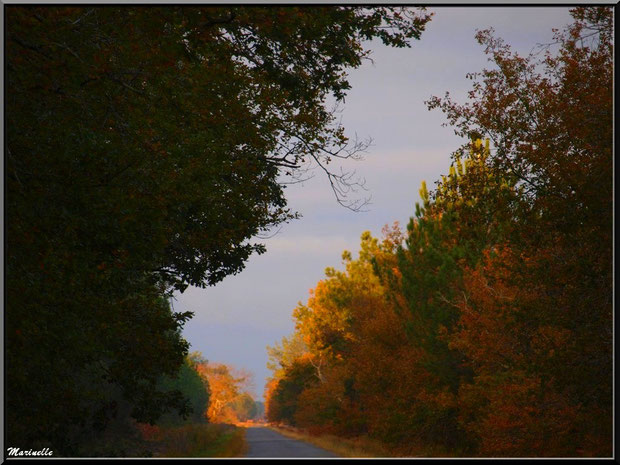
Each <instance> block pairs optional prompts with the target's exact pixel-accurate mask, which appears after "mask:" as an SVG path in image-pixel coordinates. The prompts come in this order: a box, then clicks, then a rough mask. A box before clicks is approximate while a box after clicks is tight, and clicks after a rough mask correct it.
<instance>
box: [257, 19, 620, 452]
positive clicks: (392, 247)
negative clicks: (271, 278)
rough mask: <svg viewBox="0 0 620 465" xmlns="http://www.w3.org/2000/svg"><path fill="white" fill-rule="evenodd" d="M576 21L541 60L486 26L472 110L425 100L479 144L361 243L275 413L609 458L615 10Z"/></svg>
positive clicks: (422, 447)
mask: <svg viewBox="0 0 620 465" xmlns="http://www.w3.org/2000/svg"><path fill="white" fill-rule="evenodd" d="M572 14H573V16H574V18H575V22H574V24H573V25H571V26H569V27H568V28H567V30H566V31H564V32H557V33H556V40H557V43H556V44H551V45H549V46H548V50H547V52H546V53H545V54H544V57H543V59H542V60H538V59H537V55H531V56H529V57H526V58H523V57H520V56H518V55H516V54H512V53H511V52H510V50H509V48H508V47H507V46H506V45H504V44H503V42H501V41H500V40H498V39H495V38H494V37H493V36H492V33H491V32H489V31H483V32H481V33H479V34H478V39H479V41H480V42H481V43H482V44H483V45H485V46H486V51H487V53H489V54H490V55H491V61H493V62H494V63H495V64H496V65H497V69H492V70H484V71H483V72H482V73H480V74H474V75H471V77H472V78H473V79H474V80H475V82H474V88H473V90H472V92H471V93H470V102H468V103H467V104H465V105H459V104H456V103H453V102H452V101H451V100H450V98H449V96H448V97H447V98H446V99H438V98H433V99H431V100H430V101H429V107H431V108H435V107H439V108H441V109H443V110H444V111H445V112H446V113H447V115H448V118H449V120H450V122H451V123H452V124H453V125H455V126H456V132H457V134H459V135H461V136H466V137H471V138H472V142H471V143H470V144H467V145H466V146H464V147H462V148H461V149H460V150H458V151H457V152H455V154H454V163H453V164H452V166H451V167H450V170H449V174H448V175H446V176H442V178H441V180H439V181H438V182H437V186H436V188H435V189H434V190H433V191H432V192H429V191H428V189H427V187H426V184H425V183H423V184H422V188H421V189H420V197H421V199H422V203H421V204H417V205H416V212H415V217H413V218H411V221H410V222H409V224H408V227H407V232H406V235H404V237H403V235H402V233H400V232H399V231H398V229H397V228H394V229H392V230H389V229H386V230H385V231H384V236H385V239H384V240H383V242H382V243H379V241H378V240H377V239H373V238H372V237H371V236H370V234H369V233H364V235H363V236H362V244H361V251H360V256H359V259H357V260H353V259H352V257H351V254H350V253H349V252H345V253H344V254H343V259H344V262H345V270H344V271H336V270H334V269H332V268H328V269H327V270H326V278H325V279H324V280H322V281H320V282H319V283H318V284H317V286H316V287H315V289H314V290H313V291H311V293H310V298H309V299H308V303H307V304H306V305H303V304H300V305H298V307H297V308H296V309H295V310H294V312H293V315H294V317H295V319H296V322H297V324H296V328H295V333H294V334H293V336H291V337H290V338H288V339H284V340H283V341H284V342H286V343H287V344H283V345H282V347H279V346H278V347H277V350H274V351H272V352H271V355H272V363H271V365H270V367H271V368H272V370H274V378H273V379H272V380H271V381H270V384H269V385H268V390H267V392H266V398H267V405H268V406H269V412H270V415H269V419H270V420H272V421H276V420H277V421H284V422H288V423H289V424H293V425H297V426H299V427H304V428H307V429H308V431H309V432H311V433H328V434H335V435H337V436H339V437H344V438H346V437H350V436H353V437H356V436H366V435H368V436H369V437H371V438H373V439H377V440H379V441H380V442H381V443H383V444H384V445H388V446H389V447H390V449H391V450H392V451H395V452H396V451H401V452H402V451H406V450H408V451H414V450H415V451H426V453H427V454H431V455H432V454H435V455H452V456H462V455H466V456H472V455H478V456H485V457H530V456H533V457H550V456H552V457H580V456H582V457H583V456H594V457H604V456H610V455H611V453H612V433H613V428H612V410H611V409H612V405H613V398H612V385H613V384H612V377H611V375H612V366H613V365H612V351H611V347H612V343H613V339H612V308H613V306H612V289H613V287H612V258H613V254H612V237H611V231H612V216H613V209H612V176H611V173H612V158H611V153H612V152H611V148H612V143H613V137H612V120H611V115H612V114H613V112H612V98H611V97H612V94H611V92H612V89H613V85H612V84H613V83H612V80H611V77H612V71H613V66H612V58H613V47H612V42H611V31H612V16H611V10H610V9H608V8H605V7H591V8H576V9H574V10H572ZM556 45H557V46H558V47H559V51H558V52H557V54H555V55H553V54H552V53H551V51H550V49H551V47H554V46H556ZM480 78H482V82H480V81H479V80H478V79H480ZM482 137H487V139H486V140H485V143H484V145H483V143H482V139H481V138H482ZM467 148H468V149H469V153H468V154H467V156H465V157H464V156H463V152H464V151H463V149H467ZM465 153H467V152H465ZM300 340H301V341H302V342H303V343H304V344H305V345H300V344H293V342H294V341H300ZM275 362H279V365H278V363H275ZM293 367H296V370H295V369H293ZM300 367H304V369H305V370H306V371H305V373H306V374H307V376H300ZM313 369H314V373H313ZM311 374H314V376H311Z"/></svg>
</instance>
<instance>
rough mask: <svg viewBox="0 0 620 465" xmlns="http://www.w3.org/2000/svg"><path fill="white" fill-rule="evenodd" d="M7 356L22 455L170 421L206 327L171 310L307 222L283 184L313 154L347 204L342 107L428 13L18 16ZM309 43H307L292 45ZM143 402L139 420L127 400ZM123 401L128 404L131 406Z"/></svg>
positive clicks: (9, 15)
mask: <svg viewBox="0 0 620 465" xmlns="http://www.w3.org/2000/svg"><path fill="white" fill-rule="evenodd" d="M5 12H6V75H5V76H6V86H7V97H8V98H7V100H6V114H7V121H6V147H5V148H6V184H5V185H6V193H7V195H6V216H7V218H8V219H9V221H7V230H6V237H7V254H6V272H7V273H6V276H7V280H6V299H7V306H6V309H7V311H6V328H7V334H6V362H7V431H8V440H9V442H10V443H12V444H16V445H21V446H23V447H26V445H27V446H28V447H31V446H32V447H35V445H36V444H37V441H40V442H41V444H42V445H43V446H46V445H51V446H52V447H53V448H54V449H55V450H57V451H58V452H59V453H64V454H68V455H71V454H72V453H74V452H75V451H76V450H77V449H76V447H78V444H79V443H80V442H81V441H83V440H86V439H85V438H86V437H89V436H90V435H92V434H97V432H98V431H100V430H102V429H103V428H105V425H106V423H107V422H108V421H109V420H110V419H111V418H113V417H115V416H117V415H120V414H121V412H122V414H123V415H127V416H128V417H129V416H131V417H133V418H135V419H137V420H139V421H141V422H152V421H155V420H156V419H157V418H158V417H159V416H160V415H161V414H162V413H163V412H165V411H167V410H169V409H170V408H176V409H177V410H180V411H181V413H183V410H184V408H185V401H184V400H183V399H182V398H181V397H180V396H179V393H178V392H177V393H175V392H173V391H170V392H164V391H160V390H158V389H157V382H158V380H159V379H160V378H161V377H162V376H175V374H176V373H177V372H178V370H179V367H180V366H181V365H182V363H183V358H184V356H185V354H186V352H187V343H186V342H185V341H184V340H183V339H182V338H181V336H180V329H181V327H182V325H183V323H184V322H185V321H186V320H187V319H188V318H190V316H191V313H183V314H179V313H175V312H172V311H171V310H170V308H169V307H168V303H167V298H168V297H169V296H170V295H171V293H172V292H173V291H174V290H180V291H182V290H184V289H185V288H186V287H187V286H188V285H194V286H202V287H204V286H207V285H213V284H215V283H217V282H219V281H221V280H222V279H223V278H224V277H225V276H227V275H230V274H234V273H237V272H239V271H241V270H242V269H243V267H244V263H245V261H246V260H247V259H248V257H249V256H250V254H252V253H254V252H256V253H262V252H263V251H264V250H265V249H264V246H263V245H262V244H258V243H253V242H252V238H253V237H256V236H257V235H260V234H261V233H265V232H266V231H268V230H269V229H270V228H271V227H273V226H275V225H277V224H280V223H282V222H284V221H288V220H290V219H292V218H294V217H295V216H296V215H295V214H293V213H292V212H290V211H289V210H288V209H287V208H286V199H285V197H284V191H283V189H284V185H283V184H282V183H281V180H282V179H283V177H282V176H281V175H283V176H285V175H286V174H289V175H290V176H292V177H293V179H299V177H301V176H303V173H304V170H305V169H306V168H307V167H308V165H307V164H308V163H309V162H310V161H311V160H312V161H313V162H314V163H315V165H318V166H319V167H321V168H322V169H323V170H324V172H325V173H326V175H327V176H328V177H329V179H330V182H331V183H332V186H333V187H334V190H335V192H336V196H337V199H338V200H339V201H340V202H341V203H343V204H345V205H347V206H349V207H351V208H356V205H355V204H354V203H353V204H351V203H347V202H349V201H352V202H354V200H350V198H348V197H347V190H348V189H350V188H353V187H355V181H354V180H352V179H351V178H350V177H348V176H346V175H339V174H334V172H332V171H331V169H328V167H327V164H328V163H329V162H330V161H331V160H332V159H334V158H347V157H355V156H356V154H357V153H358V152H359V150H360V149H363V147H364V145H363V144H359V143H356V142H353V143H349V141H348V139H347V138H346V136H345V135H344V131H343V128H342V127H340V126H339V125H338V124H337V123H336V121H335V119H334V116H333V115H332V113H331V112H330V110H329V109H328V108H327V103H326V102H327V101H328V98H329V96H330V95H334V96H335V99H336V101H342V100H343V99H344V96H345V94H346V91H347V90H348V89H349V87H350V86H349V83H348V81H347V78H346V71H347V70H348V69H350V68H355V67H358V66H359V65H360V64H361V62H362V59H364V58H365V57H366V56H367V54H368V51H367V50H365V49H364V47H363V44H362V42H363V41H364V40H369V39H372V38H373V37H378V38H380V39H381V40H382V41H383V42H384V43H385V44H387V45H389V46H395V47H404V46H408V41H409V40H410V39H415V38H418V37H419V35H420V33H421V32H422V31H423V29H424V25H425V24H426V22H427V21H428V20H429V19H430V16H429V15H426V14H425V13H424V12H423V11H422V10H406V9H403V8H391V7H377V8H363V7H348V6H342V7H312V8H298V7H277V8H266V7H259V8H254V7H251V8H250V7H240V6H222V7H179V6H166V7H157V8H144V7H139V6H125V7H97V6H95V7H75V6H70V5H64V6H53V7H50V6H34V7H23V6H10V7H8V8H7V9H6V11H5ZM291 37H294V38H295V40H291ZM126 402H127V403H128V405H129V406H130V407H128V408H125V406H126V405H125V403H126ZM121 405H122V406H123V407H122V408H121V407H119V406H121Z"/></svg>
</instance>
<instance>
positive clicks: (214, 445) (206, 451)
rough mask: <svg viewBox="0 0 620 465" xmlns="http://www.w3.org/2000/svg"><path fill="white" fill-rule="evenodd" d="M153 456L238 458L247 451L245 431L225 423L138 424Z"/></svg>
mask: <svg viewBox="0 0 620 465" xmlns="http://www.w3.org/2000/svg"><path fill="white" fill-rule="evenodd" d="M139 427H140V430H141V432H142V437H143V438H144V439H145V440H147V441H148V442H149V443H150V444H151V447H152V449H153V457H168V458H170V457H241V456H243V455H244V454H245V452H246V450H247V445H246V442H245V431H244V429H243V428H238V427H236V426H234V425H228V424H210V423H205V424H188V425H183V426H174V427H157V426H149V425H139Z"/></svg>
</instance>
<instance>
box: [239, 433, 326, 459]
mask: <svg viewBox="0 0 620 465" xmlns="http://www.w3.org/2000/svg"><path fill="white" fill-rule="evenodd" d="M245 440H246V441H247V443H248V446H249V447H248V453H247V455H246V457H338V456H337V455H336V454H334V453H332V452H329V451H326V450H325V449H320V448H319V447H316V446H313V445H311V444H308V443H306V442H302V441H297V440H296V439H290V438H287V437H286V436H282V435H281V434H280V433H276V432H275V431H273V430H271V429H269V428H263V427H260V426H254V427H250V428H246V430H245Z"/></svg>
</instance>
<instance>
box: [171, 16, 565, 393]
mask: <svg viewBox="0 0 620 465" xmlns="http://www.w3.org/2000/svg"><path fill="white" fill-rule="evenodd" d="M429 10H430V11H432V12H434V16H433V18H432V20H431V21H430V23H428V24H427V27H426V31H425V32H423V33H422V36H421V39H420V40H419V41H413V43H412V47H411V48H409V49H394V48H389V47H386V46H383V45H382V44H381V43H380V42H375V41H373V42H369V43H367V45H368V46H369V48H370V49H371V50H372V55H371V57H372V60H373V62H374V63H371V62H369V61H366V62H364V63H363V64H362V66H361V67H360V68H358V69H355V70H352V71H350V73H349V82H350V84H351V86H352V89H351V90H350V91H349V92H348V94H347V97H346V100H345V104H344V105H343V106H342V115H341V116H342V124H343V125H344V127H345V129H346V134H347V135H348V136H349V137H351V138H353V137H354V136H355V135H356V134H357V136H358V137H359V138H361V139H365V138H368V137H371V138H372V139H373V144H372V146H371V147H370V148H369V149H368V150H367V152H366V153H365V154H364V159H363V160H362V161H353V162H347V163H346V165H343V167H344V169H345V170H350V169H354V170H355V171H356V173H357V174H358V175H359V176H360V177H362V178H364V179H365V181H366V184H365V185H366V188H367V189H368V191H366V192H364V191H361V192H359V193H358V197H357V198H360V197H361V198H363V197H368V196H370V197H371V201H370V202H371V203H370V205H368V207H366V209H365V211H362V212H352V211H350V210H348V209H346V208H344V207H343V206H341V205H339V204H338V203H337V201H336V199H335V197H334V194H333V192H332V191H331V189H330V186H329V183H328V181H327V179H326V177H325V176H323V175H322V174H321V173H320V172H319V171H316V173H315V176H314V177H313V178H312V179H310V180H308V181H306V182H304V183H302V184H295V185H290V186H288V187H287V189H286V191H285V192H286V196H287V199H288V202H289V207H290V208H291V209H292V210H293V211H297V212H299V213H300V214H301V215H302V218H301V219H298V220H294V221H292V222H291V223H288V224H285V225H284V226H283V227H282V228H281V229H280V230H279V232H278V233H277V234H275V235H274V236H273V237H271V238H269V239H264V240H260V242H262V243H264V244H265V245H266V247H267V252H266V253H264V254H262V255H254V256H252V257H250V259H249V260H248V262H247V264H246V268H245V269H244V270H243V271H242V272H241V273H239V274H237V275H234V276H228V277H227V278H225V279H224V280H223V281H222V282H220V283H218V284H217V285H215V286H213V287H209V288H206V289H199V288H188V289H187V290H186V291H185V292H184V293H183V294H177V295H176V296H175V299H176V300H174V301H173V306H174V309H175V311H188V310H189V311H193V312H195V315H194V317H193V319H192V320H190V321H189V322H188V323H187V324H186V325H185V328H184V330H183V334H184V337H185V339H187V341H189V343H190V345H191V346H190V351H200V352H202V355H203V356H204V357H205V358H206V359H207V360H209V361H211V362H217V363H226V364H230V365H233V366H234V367H236V368H243V369H245V370H247V371H249V372H251V373H253V375H254V392H253V394H254V396H255V399H256V400H263V398H262V396H263V389H264V385H265V382H266V378H267V377H269V376H270V374H271V372H270V371H269V370H268V369H267V367H266V363H267V351H266V346H267V345H270V346H272V345H274V343H276V342H279V341H281V339H282V337H283V336H289V335H290V334H291V333H292V332H293V330H294V321H293V318H292V311H293V309H294V308H295V307H296V305H297V303H298V302H300V301H301V302H304V303H305V302H306V301H307V299H308V291H309V290H310V289H312V288H314V287H315V286H316V283H317V282H318V281H319V280H321V279H322V278H323V277H324V270H325V268H326V267H329V266H332V267H335V268H339V269H342V268H343V267H342V260H341V256H342V252H343V251H344V250H349V251H351V252H352V253H353V255H354V257H356V256H357V252H358V250H359V242H360V236H361V234H362V233H363V232H364V231H367V230H368V231H370V232H371V233H372V234H373V236H375V237H381V229H382V228H383V226H384V225H386V224H392V223H393V222H394V221H398V222H399V223H400V224H401V226H402V227H403V228H404V227H405V226H406V224H407V222H408V221H409V218H410V217H411V216H412V215H413V213H414V208H415V203H416V202H417V201H419V200H420V198H419V194H418V190H419V188H420V183H421V182H422V181H423V180H426V182H427V185H428V186H429V189H431V188H432V186H433V184H434V182H435V181H436V180H438V179H439V178H440V177H441V175H442V174H446V173H447V172H448V169H449V166H450V161H451V160H450V154H451V153H452V152H453V151H454V150H456V149H457V148H458V147H459V146H460V145H461V144H462V143H464V142H465V141H464V140H462V139H461V138H459V137H457V136H455V135H454V131H453V129H452V128H451V127H443V126H442V123H445V122H446V118H445V117H444V115H443V113H442V112H441V111H440V110H433V111H429V110H428V109H427V107H426V105H425V104H424V101H425V100H428V99H429V98H430V97H431V96H433V95H435V96H440V97H442V96H443V95H444V94H445V93H446V91H449V92H450V94H451V96H452V97H453V99H454V100H455V101H457V102H460V103H463V102H465V101H466V95H467V91H468V90H470V89H471V83H472V81H471V80H469V79H466V74H467V73H468V72H476V71H481V70H482V69H483V68H490V67H492V64H491V63H489V62H488V61H487V56H486V55H485V54H484V51H483V47H482V46H480V45H479V44H478V43H477V42H476V40H475V38H474V35H475V33H476V30H477V29H486V28H489V27H493V28H494V29H495V35H496V36H497V37H502V38H503V39H504V40H505V42H506V43H507V44H509V45H510V46H511V47H512V49H513V50H514V51H517V52H519V53H521V54H528V53H529V52H530V51H531V50H532V49H533V48H534V47H535V46H536V45H537V44H540V43H550V42H552V36H553V33H552V31H551V29H552V28H558V29H561V28H562V27H563V26H565V25H566V24H569V23H570V22H571V17H570V15H569V8H567V7H532V6H530V7H519V8H504V7H496V8H491V7H458V8H454V7H439V6H437V7H431V8H429ZM353 198H356V197H353ZM274 232H275V231H274Z"/></svg>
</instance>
